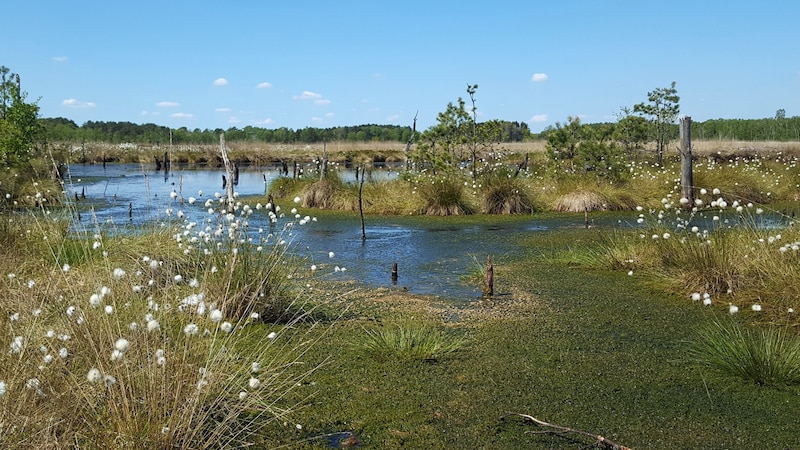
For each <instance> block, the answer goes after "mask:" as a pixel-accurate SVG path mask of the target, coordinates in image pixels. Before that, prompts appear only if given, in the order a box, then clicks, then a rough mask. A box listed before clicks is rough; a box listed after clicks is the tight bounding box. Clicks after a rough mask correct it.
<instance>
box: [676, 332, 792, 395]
mask: <svg viewBox="0 0 800 450" xmlns="http://www.w3.org/2000/svg"><path fill="white" fill-rule="evenodd" d="M689 349H690V355H691V357H692V359H693V360H694V362H695V364H697V365H698V366H700V367H703V368H707V369H712V370H715V371H717V372H718V373H720V374H722V375H724V376H728V377H735V378H740V379H743V380H746V381H749V382H753V383H755V384H759V385H762V386H781V385H796V384H800V337H798V336H797V335H796V334H794V333H791V332H789V331H787V330H786V329H785V328H779V327H774V326H770V327H761V328H749V327H745V326H743V325H740V324H738V323H737V322H734V321H733V320H713V321H711V322H709V323H708V324H707V325H705V326H704V327H702V328H701V329H700V330H699V331H698V333H697V337H696V338H695V340H693V341H692V342H690V343H689Z"/></svg>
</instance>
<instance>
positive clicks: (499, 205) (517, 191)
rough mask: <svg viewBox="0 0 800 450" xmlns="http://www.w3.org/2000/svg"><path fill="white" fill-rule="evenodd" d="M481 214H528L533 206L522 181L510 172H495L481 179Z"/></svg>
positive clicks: (532, 209)
mask: <svg viewBox="0 0 800 450" xmlns="http://www.w3.org/2000/svg"><path fill="white" fill-rule="evenodd" d="M481 180H482V181H483V183H484V186H483V189H482V191H481V192H482V196H481V212H482V213H483V214H530V213H532V212H533V211H534V209H535V208H534V204H533V201H532V200H531V196H530V195H529V194H528V192H527V189H526V186H525V185H524V184H523V183H522V181H521V180H520V179H519V178H517V177H516V176H513V175H512V174H511V173H510V172H506V171H495V172H493V173H491V174H490V175H489V176H486V177H483V178H482V179H481Z"/></svg>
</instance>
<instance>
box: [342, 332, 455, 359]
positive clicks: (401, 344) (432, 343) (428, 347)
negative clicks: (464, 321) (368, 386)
mask: <svg viewBox="0 0 800 450" xmlns="http://www.w3.org/2000/svg"><path fill="white" fill-rule="evenodd" d="M465 344H466V340H465V338H464V337H463V336H460V335H458V334H456V332H455V331H453V330H449V329H446V328H443V327H442V326H435V325H433V324H429V323H413V322H400V323H395V324H385V325H382V326H379V327H374V328H369V329H365V330H364V332H363V334H360V335H358V336H356V337H355V340H354V343H353V349H354V351H356V352H358V353H362V354H365V355H367V356H370V357H373V358H376V359H378V360H397V361H405V362H412V361H436V360H439V359H442V358H444V357H446V356H448V355H450V354H452V353H454V352H456V351H458V350H460V349H462V348H463V347H464V346H465Z"/></svg>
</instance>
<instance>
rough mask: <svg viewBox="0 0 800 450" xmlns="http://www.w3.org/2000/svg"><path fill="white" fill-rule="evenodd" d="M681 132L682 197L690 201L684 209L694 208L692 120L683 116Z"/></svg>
mask: <svg viewBox="0 0 800 450" xmlns="http://www.w3.org/2000/svg"><path fill="white" fill-rule="evenodd" d="M680 124H681V125H680V130H681V148H680V151H681V197H682V198H685V199H686V200H688V202H687V203H686V204H684V205H683V208H684V209H692V207H693V206H694V179H693V178H694V177H693V174H692V118H691V117H689V116H683V117H681V119H680Z"/></svg>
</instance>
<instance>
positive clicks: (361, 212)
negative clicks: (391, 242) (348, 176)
mask: <svg viewBox="0 0 800 450" xmlns="http://www.w3.org/2000/svg"><path fill="white" fill-rule="evenodd" d="M363 199H364V168H363V167H362V169H361V181H360V182H359V183H358V215H359V217H360V218H361V240H362V241H366V240H367V230H366V228H364V201H363Z"/></svg>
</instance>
